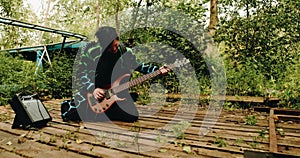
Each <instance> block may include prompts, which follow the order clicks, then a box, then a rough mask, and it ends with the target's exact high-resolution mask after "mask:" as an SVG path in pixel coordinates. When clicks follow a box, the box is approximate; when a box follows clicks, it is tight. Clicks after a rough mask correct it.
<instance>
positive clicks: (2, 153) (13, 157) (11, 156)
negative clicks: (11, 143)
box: [0, 147, 24, 158]
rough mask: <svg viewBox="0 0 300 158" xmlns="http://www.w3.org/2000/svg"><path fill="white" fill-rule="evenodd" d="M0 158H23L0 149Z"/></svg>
mask: <svg viewBox="0 0 300 158" xmlns="http://www.w3.org/2000/svg"><path fill="white" fill-rule="evenodd" d="M0 148H1V147H0ZM0 157H3V158H21V157H24V156H20V155H17V154H16V153H15V152H9V151H6V150H3V149H0Z"/></svg>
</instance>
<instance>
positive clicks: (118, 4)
mask: <svg viewBox="0 0 300 158" xmlns="http://www.w3.org/2000/svg"><path fill="white" fill-rule="evenodd" d="M120 5H121V4H120V0H117V5H116V15H115V18H116V30H117V33H118V34H120V28H119V27H120V24H119V10H120Z"/></svg>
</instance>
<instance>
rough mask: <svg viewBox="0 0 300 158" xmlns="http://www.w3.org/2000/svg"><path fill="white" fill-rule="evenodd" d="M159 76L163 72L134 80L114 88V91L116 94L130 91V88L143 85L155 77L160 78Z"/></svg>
mask: <svg viewBox="0 0 300 158" xmlns="http://www.w3.org/2000/svg"><path fill="white" fill-rule="evenodd" d="M159 74H161V71H160V70H156V71H154V72H152V73H150V74H146V75H143V76H141V77H139V78H136V79H133V80H132V81H129V82H126V83H123V84H121V85H119V86H117V87H114V88H113V89H112V90H113V92H114V93H119V92H121V91H123V90H125V89H129V88H130V87H133V86H136V85H138V84H141V83H142V82H145V81H147V80H149V79H151V78H153V77H155V76H158V75H159Z"/></svg>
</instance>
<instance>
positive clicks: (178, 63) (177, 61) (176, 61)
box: [172, 58, 190, 67]
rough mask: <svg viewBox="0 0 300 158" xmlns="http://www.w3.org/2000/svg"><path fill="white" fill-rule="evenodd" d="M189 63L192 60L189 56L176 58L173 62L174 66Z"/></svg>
mask: <svg viewBox="0 0 300 158" xmlns="http://www.w3.org/2000/svg"><path fill="white" fill-rule="evenodd" d="M187 63H190V60H189V59H187V58H183V59H181V60H178V59H176V60H175V62H174V63H173V64H172V66H173V67H181V66H183V65H185V64H187Z"/></svg>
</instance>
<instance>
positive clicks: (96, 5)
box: [95, 0, 100, 31]
mask: <svg viewBox="0 0 300 158" xmlns="http://www.w3.org/2000/svg"><path fill="white" fill-rule="evenodd" d="M99 7H100V6H99V0H96V4H95V8H96V13H95V14H96V31H97V30H98V28H99V24H100V16H99V12H100V8H99Z"/></svg>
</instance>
